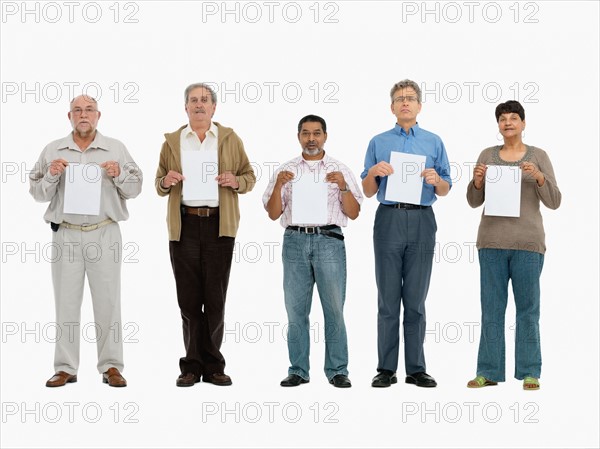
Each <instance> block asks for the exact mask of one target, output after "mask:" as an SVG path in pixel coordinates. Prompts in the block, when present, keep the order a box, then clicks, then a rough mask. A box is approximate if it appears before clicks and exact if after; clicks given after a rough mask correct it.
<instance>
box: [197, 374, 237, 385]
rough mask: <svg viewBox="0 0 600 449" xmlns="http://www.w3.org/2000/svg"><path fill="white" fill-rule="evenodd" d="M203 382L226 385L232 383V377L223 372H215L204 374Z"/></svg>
mask: <svg viewBox="0 0 600 449" xmlns="http://www.w3.org/2000/svg"><path fill="white" fill-rule="evenodd" d="M202 382H208V383H211V384H215V385H220V386H226V385H231V384H232V383H233V382H231V377H229V376H228V375H227V374H223V373H215V374H209V375H206V374H205V375H204V376H202Z"/></svg>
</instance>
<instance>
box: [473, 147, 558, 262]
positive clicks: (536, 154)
mask: <svg viewBox="0 0 600 449" xmlns="http://www.w3.org/2000/svg"><path fill="white" fill-rule="evenodd" d="M500 148H501V146H494V147H490V148H486V149H485V150H483V151H482V152H481V154H480V155H479V158H478V159H477V162H478V163H482V164H486V165H513V166H514V165H516V166H518V165H520V164H521V163H522V162H526V161H527V162H532V163H534V164H535V165H536V166H537V167H538V169H539V170H540V171H541V172H542V173H543V174H544V177H545V178H546V181H545V182H544V185H543V186H541V187H538V185H537V182H536V181H535V179H534V178H533V177H531V176H523V178H522V182H521V214H520V215H521V216H520V217H495V216H487V215H483V213H482V215H481V223H480V224H479V232H478V233H477V248H478V249H481V248H495V249H519V250H525V251H535V252H538V253H541V254H544V253H545V252H546V242H545V237H546V235H545V233H544V224H543V221H542V214H541V213H540V201H541V202H542V203H544V205H545V206H546V207H548V208H550V209H557V208H558V206H560V201H561V198H562V195H561V193H560V190H559V189H558V186H557V185H556V179H555V178H554V170H553V169H552V163H551V162H550V159H549V158H548V155H547V154H546V152H545V151H544V150H541V149H539V148H536V147H532V146H529V145H527V146H526V148H527V151H526V152H525V155H524V156H523V158H522V159H521V160H520V161H515V162H507V161H504V160H502V159H501V158H500V156H499V151H500ZM467 201H468V202H469V205H470V206H471V207H479V206H481V205H482V204H483V203H484V201H485V182H484V184H483V187H482V188H481V190H477V189H476V188H475V185H474V184H473V180H471V182H470V183H469V186H468V187H467Z"/></svg>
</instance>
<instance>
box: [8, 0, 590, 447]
mask: <svg viewBox="0 0 600 449" xmlns="http://www.w3.org/2000/svg"><path fill="white" fill-rule="evenodd" d="M598 14H599V7H598V3H597V2H568V3H567V2H561V1H552V2H550V1H548V2H545V1H537V2H365V1H356V2H355V1H352V2H345V1H337V2H278V1H276V2H191V1H190V2H185V1H182V2H161V1H152V2H49V3H45V2H9V1H5V2H2V23H1V26H2V34H1V38H2V44H1V50H2V51H1V55H2V56H1V58H2V61H1V62H2V64H1V66H2V68H1V78H2V102H1V108H2V109H1V113H2V115H1V119H2V122H1V133H0V134H1V136H0V138H1V155H2V184H1V188H2V204H1V208H2V209H1V212H2V214H1V216H2V290H1V293H2V295H1V298H2V299H1V312H2V353H1V379H2V389H1V393H2V437H1V438H2V446H3V447H62V448H66V447H107V446H109V445H110V446H119V447H157V448H163V447H317V446H318V447H365V446H371V447H513V446H519V447H591V446H596V447H597V446H598V444H599V438H598V380H597V379H598V281H597V276H598V187H597V186H598V182H597V169H598V123H599V117H598V110H599V107H598V105H599V103H598V85H599V80H598V47H599V34H598V33H599V32H598V25H599V24H598V16H599V15H598ZM404 78H410V79H414V80H416V81H417V82H418V83H419V84H420V85H421V87H422V89H423V94H424V101H423V109H422V112H421V114H420V116H419V124H420V125H421V126H422V127H423V128H425V129H427V130H431V131H433V132H435V133H437V134H439V135H440V136H441V137H442V139H443V140H444V143H445V145H446V148H447V151H448V155H449V158H450V160H451V161H452V163H453V173H452V175H453V178H454V186H453V188H452V191H451V192H450V194H449V195H448V196H447V197H445V198H441V199H440V200H439V201H438V202H437V203H436V205H435V213H436V216H437V220H438V228H439V230H438V235H437V240H438V242H439V244H438V248H437V254H436V263H435V265H434V272H433V276H432V284H431V289H430V293H429V297H428V300H427V312H428V316H427V319H428V321H427V328H428V334H427V341H426V345H425V350H426V356H427V370H428V372H429V373H430V374H432V375H433V376H434V377H435V378H436V379H437V381H438V383H439V386H438V388H435V389H422V388H415V387H414V386H410V385H405V384H404V383H402V382H400V383H399V384H398V385H395V386H393V387H392V388H388V389H373V388H371V386H370V381H371V378H372V376H373V375H374V374H375V368H376V365H377V352H376V316H377V308H376V287H375V280H374V267H373V251H372V237H371V232H372V223H373V218H374V212H375V208H376V205H377V202H376V200H375V199H370V200H369V199H367V200H365V203H364V205H363V208H362V211H361V215H360V216H359V218H358V219H357V220H356V221H355V222H351V223H350V224H349V226H348V228H347V229H346V244H347V253H348V271H349V276H348V292H347V300H346V313H345V315H346V324H347V328H348V335H349V349H350V366H349V369H350V378H351V380H352V382H353V387H352V388H351V389H349V390H339V389H334V388H333V387H332V386H330V385H329V384H328V383H327V380H326V378H325V376H324V374H323V371H322V366H323V354H324V339H323V332H322V329H323V328H322V312H321V307H320V304H319V300H318V296H317V295H316V294H315V298H314V307H313V311H312V315H311V323H313V324H312V325H311V329H312V338H311V340H312V346H311V348H312V353H311V363H312V370H311V374H312V377H311V383H310V384H308V385H303V386H301V387H298V388H291V389H283V388H281V387H280V386H279V381H280V380H281V379H282V378H283V377H285V375H286V372H287V367H288V360H287V348H286V342H285V338H284V335H285V323H286V316H285V309H284V305H283V295H282V285H281V284H282V270H281V260H280V257H281V256H280V253H281V239H282V234H283V231H282V228H281V227H280V225H279V224H278V223H274V222H271V221H270V220H269V219H268V217H267V214H266V212H265V211H264V209H263V207H262V204H261V196H262V194H263V192H264V189H265V188H266V185H267V182H268V176H269V172H270V171H272V170H273V168H274V167H276V166H277V164H278V163H281V162H283V161H286V160H288V159H291V158H292V157H295V156H296V155H298V154H299V151H300V147H299V145H298V143H297V140H296V125H297V122H298V120H299V119H300V118H301V117H302V116H304V115H306V114H318V115H321V116H323V117H324V118H325V119H326V120H327V124H328V131H329V139H328V141H327V144H326V149H327V150H328V151H329V152H330V154H331V155H333V156H334V157H336V158H338V159H340V160H342V161H343V162H345V163H346V164H347V165H348V166H349V167H351V168H352V169H353V170H354V173H355V175H356V176H357V177H358V175H359V174H360V172H361V171H362V167H363V165H362V164H363V157H364V152H365V150H366V147H367V144H368V141H369V139H370V138H371V137H372V136H374V135H375V134H377V133H380V132H382V131H385V130H387V129H390V128H391V127H392V126H393V124H394V117H393V115H392V114H391V112H390V110H389V103H390V100H389V89H390V88H391V86H392V85H393V84H394V83H395V82H397V81H399V80H401V79H404ZM198 81H205V82H212V83H215V87H216V88H217V89H218V94H219V104H218V106H217V111H216V115H215V120H217V121H219V122H221V123H222V124H224V125H226V126H231V127H233V128H234V129H235V131H236V132H237V133H238V134H239V135H240V136H241V137H242V139H243V141H244V144H245V146H246V150H247V153H248V155H249V157H250V159H251V161H252V162H253V164H254V167H255V170H256V173H257V177H258V182H257V185H256V187H255V189H254V191H252V192H250V193H249V194H247V195H244V196H243V197H241V198H240V203H241V213H242V222H241V227H240V232H239V234H238V238H237V244H238V246H237V247H236V248H237V250H236V255H235V263H234V266H233V268H232V273H231V281H230V288H229V293H228V304H227V311H226V336H225V342H224V344H223V352H224V354H225V357H226V360H227V369H226V372H227V373H228V374H230V375H231V376H232V378H233V382H234V384H233V386H231V387H227V388H222V387H216V386H213V385H209V384H198V385H196V386H195V387H193V388H188V389H183V388H176V387H175V379H176V377H177V375H178V374H179V371H178V359H179V357H180V356H182V354H183V342H182V338H181V324H180V323H181V320H180V317H179V310H178V308H177V303H176V297H175V287H174V281H173V276H172V272H171V268H170V263H169V256H168V241H167V231H166V224H165V216H166V200H165V199H164V198H159V197H158V196H157V195H156V193H155V190H154V186H153V183H154V172H155V170H156V167H157V163H158V155H159V150H160V146H161V144H162V142H163V139H164V137H163V133H165V132H170V131H173V130H175V129H177V128H178V127H179V126H180V125H182V124H184V123H185V122H186V115H185V112H184V104H183V90H184V88H185V87H186V86H187V85H188V84H190V83H192V82H198ZM82 92H85V93H88V94H89V95H93V96H96V97H97V98H99V106H100V109H101V111H102V117H101V119H100V123H99V129H100V130H101V132H103V133H104V134H106V135H109V136H112V137H116V138H118V139H120V140H122V141H123V142H124V143H125V144H126V145H127V147H128V149H129V150H130V152H131V154H132V155H133V157H134V158H135V159H136V161H137V162H138V164H139V165H140V166H141V168H142V169H143V171H144V174H145V182H144V188H143V191H142V194H141V195H140V196H139V197H138V198H137V199H135V200H131V201H129V203H128V205H129V210H130V219H129V220H128V221H126V222H123V223H122V224H121V230H122V234H123V242H124V256H125V263H124V264H123V289H122V290H123V291H122V293H123V299H122V302H123V321H124V323H125V324H124V329H123V332H124V337H125V340H126V342H127V343H126V344H125V363H126V368H125V371H124V375H125V377H126V378H127V380H128V382H129V386H128V387H127V388H125V389H116V388H108V387H107V386H105V385H103V384H102V383H101V377H100V375H99V374H98V373H97V372H96V369H95V366H96V349H95V343H94V341H93V316H92V310H91V298H90V296H89V291H88V290H87V288H86V293H85V298H84V306H83V316H82V327H81V329H80V331H81V332H82V333H83V337H84V339H83V341H82V347H81V353H82V361H81V369H80V372H79V382H78V383H77V384H73V385H68V386H66V387H64V388H59V389H49V388H46V387H45V386H44V383H45V381H46V379H47V378H49V377H50V375H51V374H52V358H53V349H54V345H53V338H54V330H55V327H54V325H53V320H54V302H53V295H52V285H51V278H50V264H49V262H48V258H49V257H50V249H49V244H50V242H51V231H50V229H49V227H48V225H46V224H45V223H44V222H43V219H42V216H43V213H44V210H45V208H46V206H47V205H46V204H36V203H35V202H34V201H33V200H32V198H31V196H30V195H29V193H28V189H29V186H28V182H27V171H28V170H30V169H31V168H32V167H33V163H34V162H35V160H37V158H38V156H39V153H40V152H41V150H42V148H43V147H44V146H45V145H46V144H47V143H48V142H50V141H51V140H54V139H56V138H59V137H62V136H64V135H66V134H67V133H68V132H69V131H70V127H69V122H68V120H67V116H66V115H67V111H68V101H69V99H70V97H72V96H74V95H78V94H81V93H82ZM509 99H518V100H519V101H521V102H522V104H523V105H524V107H525V110H526V113H527V125H528V126H527V130H526V132H525V139H524V140H525V142H526V143H528V144H533V145H536V146H538V147H541V148H543V149H545V150H546V151H547V152H548V154H549V155H550V158H551V160H552V163H553V165H554V168H555V171H556V176H557V180H558V183H559V187H560V188H561V191H562V193H563V204H562V206H561V208H560V209H558V210H557V211H549V210H547V209H544V210H543V215H544V220H545V228H546V235H547V239H546V240H547V246H548V252H547V254H546V261H545V266H544V271H543V274H542V318H541V332H542V353H543V360H544V365H543V375H542V378H541V383H542V389H541V390H540V391H538V392H525V391H523V390H522V388H521V383H520V382H519V381H517V380H515V379H514V378H512V374H513V370H514V348H513V344H512V342H513V339H514V304H512V297H511V298H510V300H509V307H508V310H507V343H508V344H507V382H506V383H504V384H501V385H500V386H498V387H494V388H486V389H483V390H469V389H467V388H466V387H465V385H466V382H467V381H468V380H469V379H470V378H472V377H473V376H474V375H475V365H476V357H477V347H478V341H479V330H480V328H479V324H478V322H479V313H480V308H479V280H478V276H479V269H478V264H477V260H476V256H475V250H474V243H473V242H474V241H475V238H476V232H477V227H478V224H479V216H480V214H481V209H477V210H473V209H470V208H469V206H468V205H467V202H466V199H465V192H466V185H467V183H468V181H469V178H470V172H471V165H470V164H472V163H473V161H475V160H476V158H477V156H478V154H479V152H480V151H481V150H482V149H483V148H485V147H487V146H490V145H494V144H496V143H497V142H498V140H497V135H498V134H497V127H496V123H495V119H494V108H495V106H496V104H497V103H499V102H501V101H506V100H509ZM401 360H402V354H401ZM399 374H400V375H402V374H403V365H402V364H401V365H400V367H399ZM400 379H401V380H402V377H400Z"/></svg>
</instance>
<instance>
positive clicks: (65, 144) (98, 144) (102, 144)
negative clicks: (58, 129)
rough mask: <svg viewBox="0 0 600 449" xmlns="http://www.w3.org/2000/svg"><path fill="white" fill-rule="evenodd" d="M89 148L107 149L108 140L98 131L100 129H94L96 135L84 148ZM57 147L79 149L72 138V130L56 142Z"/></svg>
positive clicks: (60, 148)
mask: <svg viewBox="0 0 600 449" xmlns="http://www.w3.org/2000/svg"><path fill="white" fill-rule="evenodd" d="M90 148H97V149H99V150H104V151H108V141H107V140H106V137H104V136H103V135H102V134H101V133H100V131H98V130H96V136H95V137H94V140H93V141H92V143H90V145H89V146H88V147H87V148H86V150H89V149H90ZM58 149H59V150H67V149H69V150H77V151H80V148H79V146H78V145H77V144H76V143H75V140H74V139H73V132H71V133H70V134H69V135H68V136H66V137H65V138H63V139H62V140H61V141H60V142H59V143H58Z"/></svg>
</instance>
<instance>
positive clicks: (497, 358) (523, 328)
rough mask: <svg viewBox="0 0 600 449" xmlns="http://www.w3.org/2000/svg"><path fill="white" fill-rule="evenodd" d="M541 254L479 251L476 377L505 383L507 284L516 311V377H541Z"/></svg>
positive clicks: (503, 250)
mask: <svg viewBox="0 0 600 449" xmlns="http://www.w3.org/2000/svg"><path fill="white" fill-rule="evenodd" d="M543 265H544V255H543V254H540V253H537V252H532V251H523V250H508V249H487V248H484V249H480V250H479V266H480V283H481V287H480V288H481V339H480V341H479V354H478V357H477V375H478V376H484V377H487V378H488V379H490V380H493V381H496V382H504V380H505V372H504V371H505V338H504V316H505V313H506V304H507V300H508V281H509V279H510V281H511V283H512V289H513V295H514V297H515V305H516V311H517V320H516V335H515V378H516V379H519V380H521V379H523V378H524V377H525V376H531V377H538V378H539V377H540V374H541V369H542V354H541V349H540V328H539V319H540V275H541V273H542V267H543Z"/></svg>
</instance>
